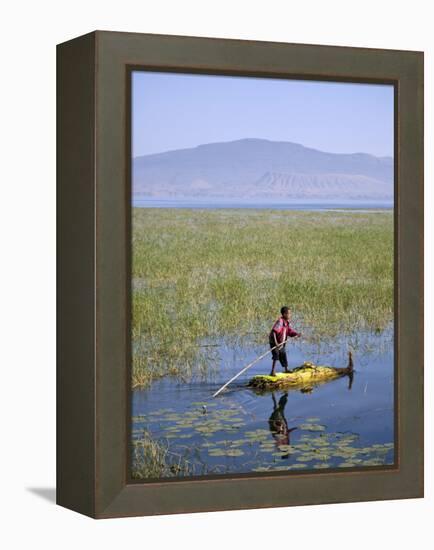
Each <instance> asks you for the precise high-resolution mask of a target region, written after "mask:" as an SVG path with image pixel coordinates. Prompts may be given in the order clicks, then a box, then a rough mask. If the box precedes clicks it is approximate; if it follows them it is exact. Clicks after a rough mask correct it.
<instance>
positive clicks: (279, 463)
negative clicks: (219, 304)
mask: <svg viewBox="0 0 434 550" xmlns="http://www.w3.org/2000/svg"><path fill="white" fill-rule="evenodd" d="M266 349H267V347H266V345H262V346H257V345H250V346H249V347H244V346H243V347H239V346H235V345H230V344H226V345H220V346H218V347H210V353H212V354H215V357H217V368H214V369H212V371H211V372H209V373H208V374H207V376H206V378H205V379H204V378H195V379H192V380H191V381H188V382H182V381H180V380H179V379H174V378H170V377H165V378H162V379H160V380H157V381H155V382H154V383H152V385H151V387H150V388H147V389H145V390H134V391H133V393H132V396H133V397H132V399H133V403H132V413H133V420H132V438H133V442H134V440H140V439H141V438H143V434H144V431H145V430H146V433H147V434H148V435H149V436H151V438H152V439H153V440H154V441H156V442H158V443H159V444H161V445H162V446H163V447H164V448H165V449H166V450H167V457H168V458H169V460H170V461H171V462H172V463H177V464H182V465H187V467H186V468H184V469H183V468H178V469H174V470H173V474H170V471H169V473H168V474H167V475H176V476H185V475H188V476H191V475H194V476H196V475H205V474H207V475H215V474H234V473H248V472H258V471H261V472H262V471H275V470H294V471H295V470H297V471H298V470H299V471H308V470H318V469H328V468H360V467H373V466H377V467H378V466H383V465H391V464H393V462H394V360H393V331H392V329H390V330H388V331H385V332H383V333H381V334H378V335H377V334H365V335H360V334H358V335H357V336H354V337H352V338H351V337H348V336H347V337H341V338H340V339H339V340H337V341H335V342H331V343H328V344H327V345H323V346H322V347H321V349H319V348H318V347H317V346H314V345H310V344H308V343H306V342H303V341H302V340H300V341H297V342H289V343H288V344H287V354H288V360H289V367H290V368H293V367H296V366H299V365H301V364H302V363H303V362H304V361H311V362H313V363H315V364H319V365H329V366H334V367H345V366H346V365H347V354H348V350H349V349H353V357H354V366H355V372H354V376H353V378H352V380H350V379H349V378H348V377H343V378H339V379H337V380H333V381H330V382H327V383H323V384H321V385H317V386H314V387H311V388H304V389H303V390H302V391H300V389H298V390H297V389H290V390H288V391H286V392H285V391H281V390H279V391H275V392H270V391H268V392H265V393H261V394H260V393H255V392H254V391H253V390H252V389H251V388H249V387H247V383H248V381H249V379H250V378H251V377H252V376H253V375H255V374H267V373H268V372H269V370H270V365H271V359H270V357H269V356H267V357H266V358H265V359H263V360H261V361H260V362H259V363H257V364H256V365H254V366H253V367H252V368H251V369H250V370H249V371H247V372H246V373H244V374H243V375H242V376H241V377H240V378H239V379H237V380H236V381H235V382H234V383H233V384H231V385H230V386H229V388H228V389H227V390H225V391H224V392H223V393H222V394H220V395H219V396H218V397H216V398H213V397H212V395H213V393H214V392H215V391H216V390H217V389H218V388H219V387H220V386H222V385H223V384H224V383H225V382H226V381H227V380H228V379H229V378H231V377H232V376H233V375H234V374H235V373H237V372H238V371H239V370H241V369H242V368H243V367H244V366H245V365H247V364H248V363H249V362H250V361H252V360H253V359H255V358H256V357H257V356H258V355H260V354H261V353H263V352H264V351H266ZM276 370H277V371H279V370H281V367H280V365H277V368H276ZM132 475H133V477H134V464H133V468H132Z"/></svg>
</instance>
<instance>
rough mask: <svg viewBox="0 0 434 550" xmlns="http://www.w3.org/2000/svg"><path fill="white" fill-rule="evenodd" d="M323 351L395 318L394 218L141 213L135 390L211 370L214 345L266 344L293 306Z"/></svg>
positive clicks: (136, 252)
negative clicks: (210, 344)
mask: <svg viewBox="0 0 434 550" xmlns="http://www.w3.org/2000/svg"><path fill="white" fill-rule="evenodd" d="M284 304H287V305H289V306H290V307H291V309H292V310H293V313H294V317H295V319H296V321H297V327H298V329H299V330H301V331H302V332H303V334H304V335H309V338H310V339H311V341H312V340H314V341H315V340H317V341H320V340H323V339H330V338H333V337H334V336H337V335H339V334H342V333H344V334H345V333H350V332H353V331H355V330H360V329H363V330H371V331H377V332H379V331H382V330H383V329H384V328H385V327H386V326H387V325H388V323H389V322H390V321H391V320H392V318H393V215H392V212H390V211H381V212H377V213H362V212H361V213H354V212H345V211H342V212H301V211H279V210H249V209H243V210H241V209H222V210H195V209H191V210H184V209H142V208H136V209H134V210H133V319H132V332H133V334H132V337H133V385H134V386H139V385H145V384H148V383H149V382H150V381H151V380H152V379H154V378H156V377H159V376H162V375H164V374H167V373H172V374H180V375H185V376H189V375H190V374H191V373H192V372H193V371H195V370H197V369H201V368H206V365H207V364H208V363H209V358H208V356H207V348H200V347H199V346H200V344H201V343H202V342H204V341H205V340H208V341H209V340H211V341H212V340H213V339H217V338H220V337H231V336H233V335H234V334H236V335H237V336H238V337H241V338H243V337H244V336H246V335H248V334H252V333H256V334H258V335H259V338H260V339H262V340H263V341H264V343H265V342H266V336H267V333H268V331H269V329H270V325H271V323H272V322H273V320H274V319H275V318H276V317H277V315H278V312H279V309H280V307H281V306H282V305H284Z"/></svg>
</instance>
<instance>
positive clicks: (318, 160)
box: [133, 138, 393, 200]
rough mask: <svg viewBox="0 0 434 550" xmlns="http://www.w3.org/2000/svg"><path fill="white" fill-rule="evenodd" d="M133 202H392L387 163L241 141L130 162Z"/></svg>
mask: <svg viewBox="0 0 434 550" xmlns="http://www.w3.org/2000/svg"><path fill="white" fill-rule="evenodd" d="M133 193H134V196H135V198H142V199H144V198H153V199H169V198H170V199H211V198H218V199H252V200H254V199H258V200H274V199H288V200H291V199H323V200H324V199H342V200H343V199H345V200H357V199H360V200H392V199H393V159H392V158H391V157H375V156H373V155H368V154H366V153H352V154H337V153H325V152H323V151H318V150H316V149H311V148H309V147H304V146H303V145H299V144H297V143H291V142H285V141H269V140H266V139H255V138H246V139H240V140H237V141H230V142H223V143H209V144H206V145H199V146H198V147H194V148H191V149H178V150H174V151H167V152H164V153H157V154H152V155H145V156H141V157H136V158H134V159H133Z"/></svg>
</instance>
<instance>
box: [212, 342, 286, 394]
mask: <svg viewBox="0 0 434 550" xmlns="http://www.w3.org/2000/svg"><path fill="white" fill-rule="evenodd" d="M287 341H288V339H286V340H285V342H282V343H281V344H277V346H274V348H270V349H269V350H268V351H266V352H265V353H263V354H262V355H260V356H259V357H257V358H256V359H255V360H254V361H252V362H251V363H249V364H248V365H247V367H244V368H243V369H242V370H240V372H239V373H238V374H236V375H235V376H233V377H232V378H231V379H230V380H229V381H228V382H226V384H225V385H224V386H222V387H221V388H220V389H219V390H217V391H216V392H215V394H214V395H213V397H217V395H218V394H219V393H220V392H222V391H223V390H224V389H225V388H227V387H228V386H229V384H230V383H231V382H233V381H234V380H236V379H237V378H238V377H239V376H240V375H241V374H243V372H246V370H247V369H250V367H253V365H254V364H255V363H257V362H258V361H260V360H261V359H263V358H264V357H265V356H266V355H268V354H269V353H271V352H272V351H273V349H276V348H278V347H280V346H282V345H283V344H284V343H285V344H286V342H287Z"/></svg>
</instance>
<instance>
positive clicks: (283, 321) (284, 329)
mask: <svg viewBox="0 0 434 550" xmlns="http://www.w3.org/2000/svg"><path fill="white" fill-rule="evenodd" d="M280 313H281V317H279V319H277V321H276V322H275V323H274V325H273V328H272V329H271V331H270V336H269V342H270V347H271V348H275V346H279V347H277V348H275V349H273V350H272V352H271V353H272V358H273V364H272V366H271V372H270V376H274V374H275V372H274V369H275V366H276V362H277V361H279V363H280V364H281V365H282V367H283V368H284V369H285V372H289V370H288V358H287V356H286V351H285V344H286V340H287V339H288V337H290V338H294V337H298V338H299V337H300V336H301V334H300V333H299V332H296V331H295V330H293V329H292V328H291V327H290V325H289V321H290V320H291V311H290V309H289V308H288V307H286V306H283V307H282V308H281V310H280Z"/></svg>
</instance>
